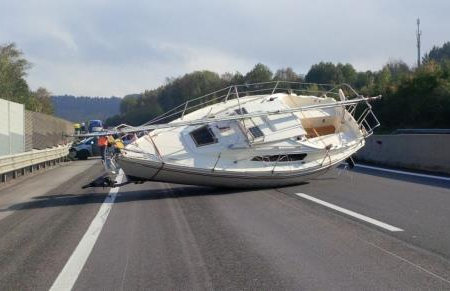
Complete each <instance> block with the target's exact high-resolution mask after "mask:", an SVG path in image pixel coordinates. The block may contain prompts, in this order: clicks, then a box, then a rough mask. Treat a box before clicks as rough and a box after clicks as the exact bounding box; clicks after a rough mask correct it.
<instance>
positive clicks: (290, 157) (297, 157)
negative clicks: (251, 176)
mask: <svg viewBox="0 0 450 291" xmlns="http://www.w3.org/2000/svg"><path fill="white" fill-rule="evenodd" d="M306 156H307V154H287V155H267V156H256V157H253V159H252V161H254V162H276V161H278V162H294V161H302V160H303V159H305V157H306Z"/></svg>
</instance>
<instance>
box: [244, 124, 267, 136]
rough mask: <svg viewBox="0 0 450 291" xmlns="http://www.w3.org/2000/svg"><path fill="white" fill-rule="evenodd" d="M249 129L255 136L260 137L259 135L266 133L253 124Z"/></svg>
mask: <svg viewBox="0 0 450 291" xmlns="http://www.w3.org/2000/svg"><path fill="white" fill-rule="evenodd" d="M248 130H249V131H250V133H251V134H252V136H253V137H254V138H258V137H262V136H264V133H263V132H262V130H261V129H260V128H259V127H258V126H256V125H255V126H252V127H249V128H248Z"/></svg>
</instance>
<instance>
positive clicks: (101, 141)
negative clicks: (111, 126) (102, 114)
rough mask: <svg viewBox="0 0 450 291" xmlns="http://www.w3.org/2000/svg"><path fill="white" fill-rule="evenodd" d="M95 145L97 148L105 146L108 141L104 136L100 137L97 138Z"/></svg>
mask: <svg viewBox="0 0 450 291" xmlns="http://www.w3.org/2000/svg"><path fill="white" fill-rule="evenodd" d="M97 144H98V145H99V146H107V145H108V139H107V138H106V136H100V137H99V138H98V142H97Z"/></svg>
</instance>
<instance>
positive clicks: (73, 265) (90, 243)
mask: <svg viewBox="0 0 450 291" xmlns="http://www.w3.org/2000/svg"><path fill="white" fill-rule="evenodd" d="M123 176H124V175H123V171H122V170H120V172H119V174H118V175H117V178H116V181H117V183H121V182H122V180H123ZM119 188H120V187H116V188H111V190H110V191H109V194H108V196H106V198H105V200H104V201H103V204H102V206H100V209H99V210H98V213H97V215H96V216H95V217H94V219H93V220H92V222H91V225H89V228H88V230H87V231H86V233H85V234H84V236H83V238H82V239H81V240H80V242H79V243H78V246H77V247H76V248H75V250H74V252H73V253H72V255H71V256H70V258H69V260H68V261H67V262H66V265H65V266H64V268H63V269H62V271H61V273H59V275H58V277H57V278H56V280H55V282H53V285H52V287H51V288H50V290H51V291H56V290H58V291H59V290H71V289H72V288H73V286H74V284H75V282H76V281H77V279H78V276H79V275H80V273H81V270H82V269H83V267H84V264H85V263H86V261H87V259H88V257H89V255H90V253H91V251H92V249H93V248H94V245H95V242H96V241H97V238H98V236H99V235H100V232H101V231H102V228H103V225H104V224H105V222H106V219H107V218H108V215H109V212H110V211H111V208H112V206H113V204H114V200H116V197H117V193H118V192H119Z"/></svg>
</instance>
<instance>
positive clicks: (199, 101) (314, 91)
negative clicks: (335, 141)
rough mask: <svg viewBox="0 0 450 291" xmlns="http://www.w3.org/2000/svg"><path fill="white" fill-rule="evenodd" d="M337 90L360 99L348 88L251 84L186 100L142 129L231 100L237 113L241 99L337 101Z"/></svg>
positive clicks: (307, 84) (227, 88)
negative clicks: (306, 97) (288, 95)
mask: <svg viewBox="0 0 450 291" xmlns="http://www.w3.org/2000/svg"><path fill="white" fill-rule="evenodd" d="M339 89H341V90H343V91H344V92H345V93H346V95H347V97H348V99H353V98H357V97H360V95H359V94H358V93H357V92H356V91H355V90H354V89H353V88H352V87H351V86H350V85H348V84H342V85H336V84H318V83H305V82H291V81H270V82H261V83H254V84H243V85H232V86H228V87H225V88H223V89H220V90H217V91H214V92H212V93H209V94H206V95H203V96H200V97H197V98H187V100H186V101H185V102H183V103H182V104H180V105H178V106H176V107H173V108H172V109H170V110H167V111H166V112H165V113H163V114H161V115H159V116H157V117H155V118H153V119H152V120H150V121H148V122H146V123H145V124H143V125H142V126H145V125H150V124H157V123H166V122H169V121H171V120H174V119H177V118H180V119H181V120H183V118H184V116H185V115H186V114H188V113H190V112H193V111H195V110H197V109H199V108H202V107H205V106H208V105H212V104H215V103H221V102H223V103H227V102H229V101H231V100H237V103H238V107H239V109H240V108H241V105H242V104H241V100H240V99H241V98H242V97H248V96H257V95H259V96H261V98H264V97H265V96H268V95H271V94H276V93H296V94H300V95H313V96H317V97H325V96H327V97H333V98H335V99H339Z"/></svg>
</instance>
